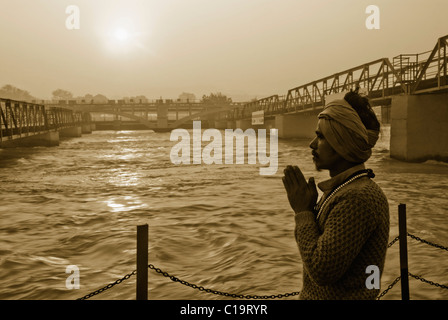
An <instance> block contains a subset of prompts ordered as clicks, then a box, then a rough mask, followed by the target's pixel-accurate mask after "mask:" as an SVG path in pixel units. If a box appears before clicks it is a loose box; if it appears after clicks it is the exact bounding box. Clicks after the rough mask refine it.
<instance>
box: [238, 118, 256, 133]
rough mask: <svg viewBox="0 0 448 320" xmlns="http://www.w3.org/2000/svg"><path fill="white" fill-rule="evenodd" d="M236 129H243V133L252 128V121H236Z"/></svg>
mask: <svg viewBox="0 0 448 320" xmlns="http://www.w3.org/2000/svg"><path fill="white" fill-rule="evenodd" d="M235 126H236V129H241V130H243V131H245V130H247V129H249V128H252V119H239V120H236V124H235Z"/></svg>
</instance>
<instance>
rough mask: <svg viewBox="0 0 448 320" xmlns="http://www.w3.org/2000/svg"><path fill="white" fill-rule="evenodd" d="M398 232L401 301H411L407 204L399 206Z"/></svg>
mask: <svg viewBox="0 0 448 320" xmlns="http://www.w3.org/2000/svg"><path fill="white" fill-rule="evenodd" d="M398 231H399V238H400V271H401V299H402V300H409V272H408V243H407V230H406V204H400V205H399V206H398Z"/></svg>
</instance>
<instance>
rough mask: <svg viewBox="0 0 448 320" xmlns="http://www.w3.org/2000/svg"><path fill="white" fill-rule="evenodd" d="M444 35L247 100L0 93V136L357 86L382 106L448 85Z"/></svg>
mask: <svg viewBox="0 0 448 320" xmlns="http://www.w3.org/2000/svg"><path fill="white" fill-rule="evenodd" d="M447 47H448V35H446V36H444V37H441V38H439V39H438V40H437V42H436V44H435V46H434V48H433V49H432V50H429V51H426V52H423V53H418V54H401V55H399V56H396V57H394V58H393V60H392V61H390V60H389V59H388V58H382V59H378V60H375V61H372V62H369V63H365V64H362V65H360V66H357V67H354V68H351V69H348V70H345V71H341V72H338V73H335V74H333V75H331V76H327V77H324V78H322V79H319V80H315V81H312V82H309V83H307V84H304V85H301V86H298V87H295V88H292V89H290V90H288V92H287V94H286V95H283V96H279V95H272V96H269V97H266V98H262V99H259V100H256V101H251V102H247V103H233V104H228V105H219V106H216V105H206V104H203V103H177V102H173V101H165V102H164V101H156V102H155V103H147V102H142V101H139V102H125V101H120V100H118V101H115V100H109V101H108V102H106V103H102V104H95V103H85V102H84V103H78V102H77V101H59V102H58V103H56V104H48V103H45V105H44V103H40V104H39V103H36V102H32V103H30V102H23V101H14V100H9V99H1V98H0V142H1V141H2V140H4V139H12V138H17V137H19V138H20V137H22V136H28V135H32V134H38V133H40V132H43V131H48V130H58V129H60V128H64V127H72V126H79V125H81V124H83V123H87V122H90V121H91V120H92V117H91V115H92V114H95V113H97V114H98V113H99V114H110V115H114V117H115V118H114V119H113V121H118V119H119V118H118V117H124V118H127V119H130V120H132V121H136V122H139V123H141V124H143V125H144V126H145V127H146V128H148V129H154V130H171V129H174V128H177V127H181V126H185V125H188V123H191V120H194V119H201V120H212V121H213V120H218V121H219V120H227V121H234V120H238V119H250V118H251V117H252V112H255V111H260V110H263V111H264V116H265V117H272V116H274V115H276V114H285V113H286V114H289V113H301V112H306V111H312V110H319V109H322V108H323V106H324V105H325V99H326V98H327V97H328V96H330V95H333V94H337V93H341V92H345V91H349V90H350V89H354V88H355V87H358V86H359V87H361V88H363V89H365V90H366V91H367V96H368V97H369V98H370V100H371V103H372V105H373V106H378V105H382V106H387V105H390V104H391V99H392V97H393V96H395V95H402V94H414V95H415V94H424V93H437V92H447V91H448V74H447V69H448V67H447V62H448V56H447Z"/></svg>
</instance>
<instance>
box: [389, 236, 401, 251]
mask: <svg viewBox="0 0 448 320" xmlns="http://www.w3.org/2000/svg"><path fill="white" fill-rule="evenodd" d="M399 239H400V237H399V236H397V237H396V238H395V239H394V240H392V241H391V242H390V243H389V244H388V245H387V247H388V248H390V247H392V246H393V245H394V243H395V242H397V241H398V240H399Z"/></svg>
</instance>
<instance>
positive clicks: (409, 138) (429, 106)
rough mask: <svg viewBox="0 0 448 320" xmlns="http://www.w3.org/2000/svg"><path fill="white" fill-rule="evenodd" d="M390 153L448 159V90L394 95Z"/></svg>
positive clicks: (401, 156) (407, 157)
mask: <svg viewBox="0 0 448 320" xmlns="http://www.w3.org/2000/svg"><path fill="white" fill-rule="evenodd" d="M390 156H391V157H392V158H395V159H398V160H403V161H409V162H422V161H426V160H431V159H432V160H438V161H445V162H448V93H438V94H422V95H402V96H396V97H393V98H392V109H391V137H390Z"/></svg>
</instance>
